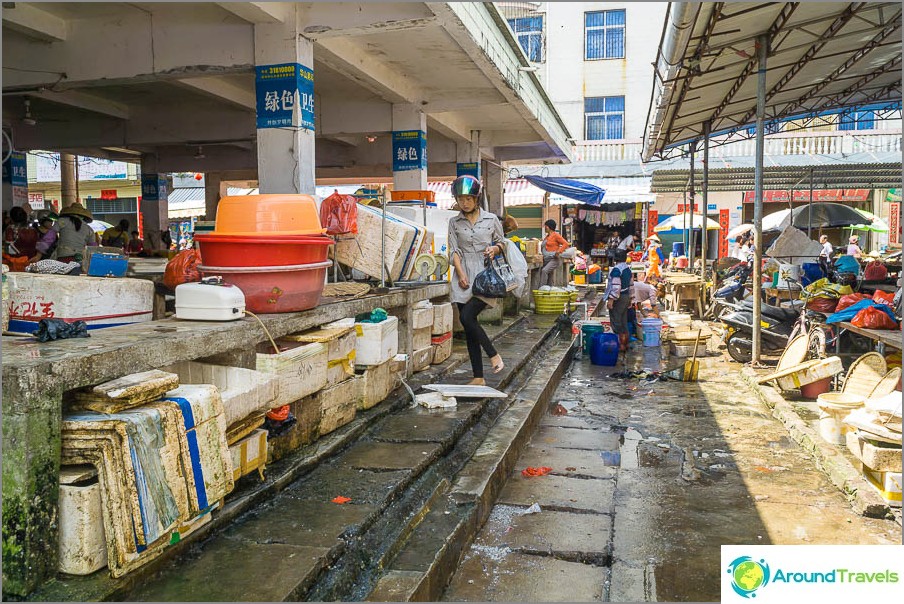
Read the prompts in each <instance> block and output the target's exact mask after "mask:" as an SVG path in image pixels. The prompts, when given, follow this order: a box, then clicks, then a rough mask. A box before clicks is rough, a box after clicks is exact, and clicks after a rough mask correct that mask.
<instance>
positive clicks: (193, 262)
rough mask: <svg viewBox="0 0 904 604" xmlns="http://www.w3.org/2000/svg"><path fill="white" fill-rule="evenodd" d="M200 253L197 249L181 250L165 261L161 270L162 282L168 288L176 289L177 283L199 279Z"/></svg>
mask: <svg viewBox="0 0 904 604" xmlns="http://www.w3.org/2000/svg"><path fill="white" fill-rule="evenodd" d="M199 264H201V253H200V252H199V251H198V250H195V249H191V250H182V251H181V252H179V253H178V254H176V257H175V258H173V259H172V260H170V261H169V262H167V263H166V270H165V271H164V272H163V284H164V285H165V286H167V287H168V288H170V289H176V286H177V285H182V284H183V283H192V282H194V281H200V280H201V271H199V270H198V265H199Z"/></svg>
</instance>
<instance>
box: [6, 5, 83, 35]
mask: <svg viewBox="0 0 904 604" xmlns="http://www.w3.org/2000/svg"><path fill="white" fill-rule="evenodd" d="M4 4H6V3H4ZM3 25H5V26H7V27H9V28H10V29H14V30H16V31H18V32H20V33H23V34H25V35H27V36H29V37H31V38H34V39H36V40H41V41H42V42H63V41H65V40H66V36H67V34H68V26H67V23H66V20H65V19H61V18H60V17H57V16H56V15H52V14H51V13H48V12H47V11H45V10H41V9H40V8H37V7H36V6H35V5H34V4H31V3H25V2H16V3H15V6H13V7H12V8H6V6H4V7H3Z"/></svg>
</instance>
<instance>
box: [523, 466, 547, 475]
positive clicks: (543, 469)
mask: <svg viewBox="0 0 904 604" xmlns="http://www.w3.org/2000/svg"><path fill="white" fill-rule="evenodd" d="M550 472H552V468H549V467H547V466H540V467H539V468H534V467H531V466H528V467H526V468H524V469H523V470H521V475H522V476H524V477H525V478H529V477H531V476H546V475H547V474H549V473H550Z"/></svg>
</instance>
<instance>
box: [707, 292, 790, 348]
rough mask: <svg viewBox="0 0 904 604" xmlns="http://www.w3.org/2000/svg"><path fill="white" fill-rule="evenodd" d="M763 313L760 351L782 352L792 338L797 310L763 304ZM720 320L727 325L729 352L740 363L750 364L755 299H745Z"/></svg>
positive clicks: (726, 340)
mask: <svg viewBox="0 0 904 604" xmlns="http://www.w3.org/2000/svg"><path fill="white" fill-rule="evenodd" d="M760 314H761V316H760V343H761V350H762V351H763V352H765V353H767V354H776V353H779V352H781V351H783V350H784V349H785V346H787V345H788V341H789V340H790V339H791V332H792V330H793V329H794V323H795V320H796V319H797V318H798V312H797V311H796V310H790V309H785V308H780V307H778V306H770V305H769V304H765V303H764V304H762V305H761V307H760ZM720 320H721V321H722V323H723V324H724V325H725V345H726V346H727V348H728V354H729V355H730V356H731V358H732V359H734V360H735V361H737V362H738V363H749V362H750V361H751V360H752V359H753V299H751V298H747V299H745V300H742V301H741V302H740V303H738V304H737V305H735V306H734V310H732V311H731V312H727V313H725V314H723V315H722V317H721V319H720Z"/></svg>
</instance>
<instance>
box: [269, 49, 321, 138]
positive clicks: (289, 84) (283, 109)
mask: <svg viewBox="0 0 904 604" xmlns="http://www.w3.org/2000/svg"><path fill="white" fill-rule="evenodd" d="M255 72H256V76H255V79H254V89H255V93H256V95H257V127H258V128H286V127H288V128H291V127H300V128H304V129H305V130H313V129H314V71H313V70H311V69H309V68H307V67H305V66H304V65H300V64H298V63H282V64H280V65H258V66H257V67H256V68H255Z"/></svg>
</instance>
